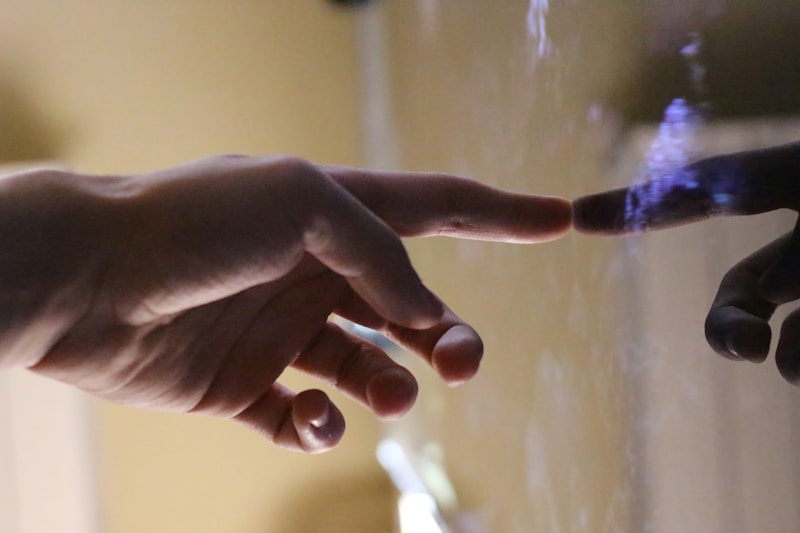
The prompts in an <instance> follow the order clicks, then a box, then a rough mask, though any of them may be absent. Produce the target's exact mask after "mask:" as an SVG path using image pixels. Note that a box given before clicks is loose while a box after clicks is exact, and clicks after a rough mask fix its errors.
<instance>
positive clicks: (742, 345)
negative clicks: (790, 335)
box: [725, 322, 772, 363]
mask: <svg viewBox="0 0 800 533" xmlns="http://www.w3.org/2000/svg"><path fill="white" fill-rule="evenodd" d="M771 339H772V332H771V331H770V329H769V325H768V324H765V323H761V322H759V323H753V324H750V325H749V327H747V328H743V327H738V328H733V329H731V331H730V332H729V333H728V335H727V337H726V338H725V346H726V347H727V349H728V353H730V354H731V356H733V357H734V358H737V359H740V360H745V361H750V362H751V363H763V362H764V360H765V359H766V358H767V355H768V354H769V345H770V341H771Z"/></svg>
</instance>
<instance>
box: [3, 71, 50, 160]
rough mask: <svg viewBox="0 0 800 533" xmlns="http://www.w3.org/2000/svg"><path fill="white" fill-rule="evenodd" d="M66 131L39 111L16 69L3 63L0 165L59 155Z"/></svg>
mask: <svg viewBox="0 0 800 533" xmlns="http://www.w3.org/2000/svg"><path fill="white" fill-rule="evenodd" d="M63 130H64V128H62V127H59V126H58V125H56V124H54V123H53V122H52V121H50V120H48V119H47V117H45V116H43V115H42V114H41V113H40V112H39V110H38V108H37V106H36V103H35V102H33V101H32V100H30V99H29V98H28V96H27V93H26V91H25V88H24V87H23V86H22V84H20V83H19V82H18V81H17V76H16V75H15V72H14V70H13V69H12V68H11V67H9V66H7V65H3V64H2V63H0V164H7V163H15V162H21V161H42V160H53V159H55V158H57V157H58V155H59V153H60V149H61V147H62V146H63V145H64V138H65V132H64V131H63Z"/></svg>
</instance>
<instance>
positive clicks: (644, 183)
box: [625, 98, 702, 231]
mask: <svg viewBox="0 0 800 533" xmlns="http://www.w3.org/2000/svg"><path fill="white" fill-rule="evenodd" d="M701 123H702V116H701V114H700V113H699V112H697V111H696V110H695V109H694V108H693V107H692V106H690V105H689V104H688V103H687V102H686V100H684V99H683V98H676V99H675V100H673V101H672V102H671V103H670V104H669V105H668V106H667V109H666V110H665V111H664V120H663V121H662V122H661V124H660V125H659V127H658V134H657V135H656V138H655V139H653V142H652V143H651V145H650V149H649V150H648V152H647V156H646V158H645V162H644V165H643V168H642V170H641V172H640V173H639V175H638V176H637V181H639V182H640V183H639V185H637V186H635V187H631V188H630V189H629V191H628V195H627V197H626V198H625V226H626V227H627V228H628V229H629V230H631V231H642V230H644V229H645V228H646V227H647V221H648V219H649V218H650V216H651V215H652V213H653V212H654V210H656V209H657V208H659V207H660V206H661V205H662V204H663V202H664V199H665V198H666V197H667V195H669V194H671V193H673V192H675V191H678V190H681V191H691V190H695V189H698V188H699V187H700V182H699V181H698V179H697V176H695V174H694V173H693V172H691V171H689V170H687V169H686V166H687V165H688V164H689V162H690V160H691V159H692V157H693V156H694V155H696V154H695V150H694V146H695V142H694V139H695V133H696V131H697V129H698V127H699V126H700V125H701Z"/></svg>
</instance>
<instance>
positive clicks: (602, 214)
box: [572, 191, 625, 235]
mask: <svg viewBox="0 0 800 533" xmlns="http://www.w3.org/2000/svg"><path fill="white" fill-rule="evenodd" d="M624 213H625V210H624V196H623V193H620V192H619V191H611V192H607V193H601V194H594V195H590V196H583V197H581V198H577V199H576V200H574V201H573V202H572V225H573V227H574V228H575V230H576V231H579V232H581V233H589V234H598V235H616V234H619V233H623V232H624V230H625V219H624Z"/></svg>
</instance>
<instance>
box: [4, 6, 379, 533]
mask: <svg viewBox="0 0 800 533" xmlns="http://www.w3.org/2000/svg"><path fill="white" fill-rule="evenodd" d="M355 61H356V55H355V50H354V21H353V19H352V16H351V14H350V13H348V12H344V11H339V10H334V9H332V8H329V7H327V5H326V3H325V2H323V1H322V0H318V1H316V0H315V1H311V0H307V1H296V0H269V1H255V0H226V1H224V2H223V1H216V0H192V1H177V0H175V1H164V0H135V1H131V0H107V1H94V2H92V1H89V0H71V1H63V2H56V1H51V2H46V1H40V2H30V1H27V0H5V1H4V2H3V3H2V5H0V97H2V98H0V145H2V146H3V148H2V150H0V159H3V160H17V159H31V158H35V159H43V158H45V159H55V160H58V161H62V162H64V163H65V164H67V165H68V166H70V167H72V168H75V169H80V170H84V171H88V172H104V173H128V172H137V171H145V170H148V169H153V168H158V167H162V166H165V165H171V164H175V163H179V162H182V161H185V160H188V159H193V158H198V157H203V156H206V155H211V154H216V153H221V152H236V153H251V154H264V153H294V154H298V155H302V156H305V157H308V158H310V159H313V160H317V161H325V162H332V163H339V164H357V163H359V161H360V152H359V148H358V147H359V142H358V136H359V130H358V115H357V108H358V102H357V99H356V96H357V85H356V76H355ZM290 384H292V385H293V386H296V387H308V386H309V385H310V383H309V382H308V381H303V380H301V379H297V378H293V379H292V380H290ZM334 397H336V396H334ZM340 403H341V405H342V407H343V410H344V411H345V414H346V416H348V417H349V427H348V434H347V435H346V437H345V439H344V441H343V442H342V444H341V445H340V449H339V450H337V451H334V452H332V453H330V454H327V455H324V456H314V457H306V456H301V455H299V454H293V453H290V452H285V451H281V450H277V449H275V448H273V447H272V445H271V444H269V443H268V442H266V441H263V440H261V439H260V438H259V437H257V436H256V435H254V434H253V435H251V434H250V433H248V432H247V431H246V430H244V429H241V428H239V427H238V426H234V425H233V424H230V423H227V422H223V421H213V420H208V419H203V418H194V417H180V416H174V415H163V414H153V413H148V412H143V411H136V410H129V409H123V408H117V407H114V406H111V405H108V404H105V403H99V402H98V403H97V404H96V415H97V421H98V439H99V452H100V453H99V457H98V462H99V478H100V483H101V488H102V490H101V492H102V495H103V511H102V512H103V521H104V524H105V528H104V530H105V531H109V532H112V533H125V532H142V531H147V532H174V531H192V532H195V533H202V532H219V531H233V532H237V533H240V532H267V531H269V532H277V533H280V532H283V531H286V532H291V533H302V532H305V531H309V532H310V531H326V532H331V531H348V532H353V531H370V532H372V531H380V530H381V528H382V527H384V525H385V522H386V520H387V518H388V517H389V510H388V509H387V508H386V507H384V505H385V504H386V502H385V500H384V499H383V497H382V496H383V495H384V494H386V490H387V487H386V485H385V482H384V481H383V477H382V475H381V473H380V472H379V471H378V469H377V467H376V466H375V464H374V460H373V457H374V444H375V436H376V431H377V428H376V425H375V424H374V422H373V421H372V418H371V417H369V416H368V415H367V414H366V413H365V412H364V410H363V409H361V408H360V407H358V406H355V405H354V404H353V403H352V402H350V401H348V400H344V399H342V400H341V402H340ZM365 504H366V505H365ZM353 505H358V506H359V508H364V509H365V511H364V512H363V513H359V511H358V509H357V510H355V511H354V510H353ZM331 513H332V515H333V516H332V517H331V519H330V520H329V521H328V523H327V524H326V525H324V526H323V525H321V524H323V523H324V522H322V520H323V517H324V516H326V515H327V514H331ZM337 524H338V525H337ZM343 524H345V525H343Z"/></svg>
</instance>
